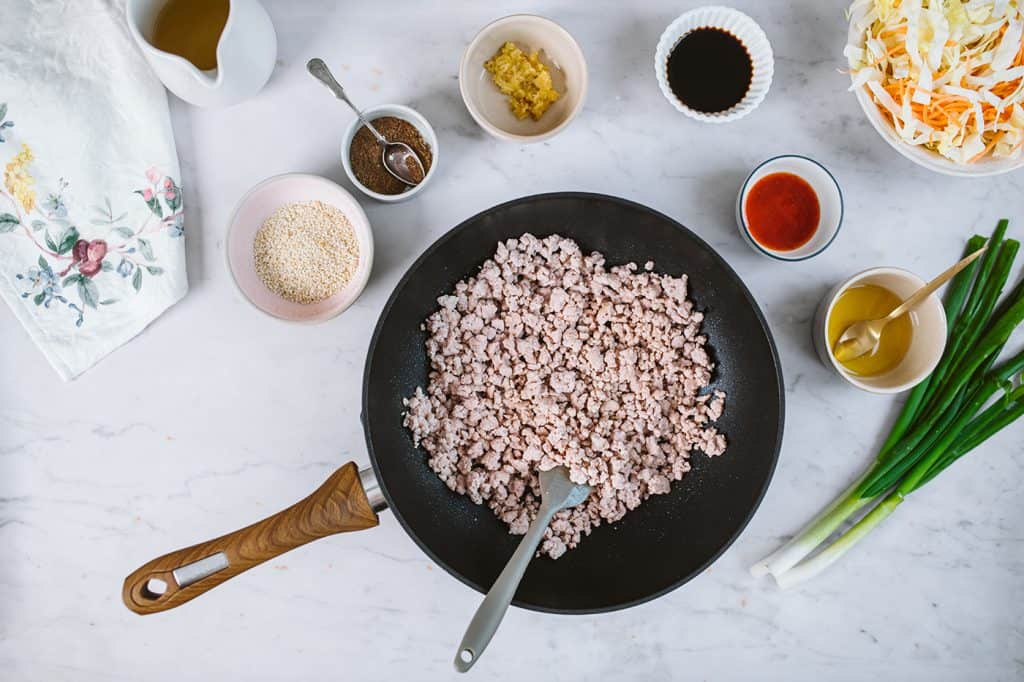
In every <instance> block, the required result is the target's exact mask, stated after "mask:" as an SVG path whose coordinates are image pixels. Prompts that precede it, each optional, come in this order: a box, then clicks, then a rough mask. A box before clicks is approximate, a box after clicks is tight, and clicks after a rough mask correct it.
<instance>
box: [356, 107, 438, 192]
mask: <svg viewBox="0 0 1024 682" xmlns="http://www.w3.org/2000/svg"><path fill="white" fill-rule="evenodd" d="M363 116H364V117H365V118H366V119H367V120H368V121H370V122H371V123H372V122H373V119H375V118H383V117H384V116H394V117H395V118H400V119H402V120H405V121H408V122H409V123H411V124H413V125H414V126H416V130H418V131H419V133H420V135H421V136H422V137H423V141H424V142H426V143H427V145H428V146H429V147H430V152H431V155H432V156H433V158H432V160H431V162H430V170H428V171H427V174H426V175H425V176H424V177H423V181H422V182H421V183H420V184H418V185H416V186H415V187H410V188H409V189H407V190H405V191H404V192H402V193H401V194H381V193H380V192H374V191H373V190H372V189H370V188H369V187H367V186H366V185H364V184H363V183H361V182H359V180H358V179H357V178H356V174H355V173H353V172H352V162H351V161H350V160H349V153H348V152H349V147H350V146H351V145H352V138H353V137H355V136H356V132H357V131H358V130H359V129H360V128H361V127H362V125H363V124H362V123H360V122H359V119H358V118H354V119H352V122H351V123H349V124H348V128H347V129H346V130H345V136H344V138H342V141H341V165H342V166H343V167H344V168H345V175H347V176H348V179H349V181H351V183H352V184H353V185H355V186H356V189H358V190H359V191H360V192H362V193H363V194H365V195H366V196H368V197H370V198H371V199H376V200H377V201H383V202H385V203H390V204H393V203H397V202H399V201H408V200H409V199H412V198H413V197H414V196H416V195H417V194H419V193H420V192H422V191H423V189H424V188H425V187H426V186H427V184H429V183H430V180H431V178H433V177H434V176H435V175H436V174H437V163H438V160H439V158H440V155H441V154H440V149H439V147H438V146H437V135H436V134H435V133H434V129H433V128H432V127H431V125H430V123H428V122H427V119H425V118H423V115H422V114H420V112H418V111H416V110H415V109H413V108H412V107H407V106H404V105H401V104H381V105H379V106H376V107H370V108H369V109H364V110H363Z"/></svg>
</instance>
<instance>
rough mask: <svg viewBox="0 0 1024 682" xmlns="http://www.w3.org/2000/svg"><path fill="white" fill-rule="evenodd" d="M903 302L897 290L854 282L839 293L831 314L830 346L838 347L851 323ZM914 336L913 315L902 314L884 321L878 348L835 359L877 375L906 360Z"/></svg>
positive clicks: (867, 374)
mask: <svg viewBox="0 0 1024 682" xmlns="http://www.w3.org/2000/svg"><path fill="white" fill-rule="evenodd" d="M902 302H903V301H902V299H901V298H900V297H899V296H897V295H896V294H895V293H893V292H892V291H890V290H888V289H886V288H885V287H883V286H879V285H877V284H856V285H854V286H851V287H850V288H848V289H847V290H846V291H844V292H843V293H842V294H840V295H839V298H837V299H836V302H835V305H834V306H833V307H832V312H831V313H830V314H829V317H828V344H829V348H835V345H836V342H838V341H839V337H840V336H842V334H843V332H844V331H846V329H847V328H848V327H849V326H850V325H851V324H853V323H855V322H860V321H862V320H873V319H877V318H880V317H885V316H886V315H888V314H889V313H890V312H892V311H893V310H894V309H895V308H896V307H897V306H898V305H900V303H902ZM913 337H914V322H913V320H912V319H911V315H900V316H899V317H898V318H896V319H895V320H893V321H892V322H890V323H889V324H887V325H885V328H884V329H883V330H882V335H881V337H880V338H879V343H878V348H876V349H875V350H874V351H873V352H871V353H868V354H866V355H862V356H860V357H859V358H853V359H852V360H846V361H845V362H844V361H842V360H839V359H838V358H836V361H837V362H839V364H841V365H842V366H843V368H845V369H846V370H847V371H848V372H850V373H852V374H855V375H857V376H862V377H872V376H878V375H881V374H884V373H886V372H889V371H892V370H893V369H895V368H896V367H897V366H898V365H899V364H900V362H902V361H903V358H904V357H906V355H907V352H908V351H909V350H910V344H911V341H912V340H913ZM833 357H834V356H833Z"/></svg>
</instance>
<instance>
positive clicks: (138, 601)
mask: <svg viewBox="0 0 1024 682" xmlns="http://www.w3.org/2000/svg"><path fill="white" fill-rule="evenodd" d="M524 232H531V233H533V234H534V235H537V236H539V237H540V236H546V235H550V234H560V235H563V236H566V237H570V238H572V239H574V240H575V241H576V242H578V243H579V244H580V246H581V247H582V248H583V250H584V252H589V251H600V252H602V253H603V254H604V255H605V256H606V257H607V260H608V262H609V264H610V265H616V264H621V263H626V262H630V261H632V262H637V263H641V264H642V263H644V262H646V261H648V260H652V261H654V263H655V269H656V270H657V271H658V272H664V273H667V274H671V275H680V274H684V273H685V274H687V275H689V278H690V281H689V284H690V292H691V297H692V299H693V300H694V302H695V304H696V306H697V307H698V308H699V309H701V310H704V311H705V313H706V316H705V320H704V324H703V331H704V333H706V334H707V335H708V338H709V346H710V348H711V353H712V356H713V358H714V359H715V361H716V362H717V369H716V371H715V375H714V380H713V384H712V385H713V387H714V388H719V389H721V390H723V391H725V392H726V393H727V394H728V397H727V398H726V409H725V412H724V414H723V415H722V417H721V418H720V419H719V420H718V422H717V425H718V428H719V429H720V430H721V431H722V432H723V433H724V434H725V435H726V437H727V439H728V441H729V447H728V449H727V451H726V453H725V454H724V455H722V456H720V457H716V458H713V459H712V458H709V457H707V456H705V455H704V454H702V453H694V454H693V456H692V458H691V465H692V467H693V468H692V470H691V471H690V473H689V474H687V476H686V477H685V478H684V479H683V480H682V481H680V482H676V483H673V485H672V491H671V492H670V493H669V494H667V495H655V496H652V497H650V498H649V499H648V500H647V501H645V502H644V503H643V504H642V505H641V506H640V507H639V508H638V509H636V510H634V511H632V512H630V513H628V514H627V515H626V516H625V518H623V519H622V520H621V521H619V522H618V523H615V524H611V525H607V524H606V525H602V526H600V527H598V528H597V529H595V530H594V532H593V533H592V534H591V535H590V536H589V537H586V538H584V540H583V541H582V542H581V544H580V546H579V547H578V548H576V549H574V550H572V551H570V552H567V553H566V554H565V555H563V556H562V557H561V558H560V559H558V560H557V561H553V560H550V559H537V560H535V561H534V562H533V563H532V564H531V565H530V568H529V570H528V571H527V573H526V576H525V578H524V579H523V581H522V583H521V584H520V586H519V591H518V592H517V593H516V599H515V601H514V602H513V603H514V604H516V605H517V606H522V607H525V608H529V609H535V610H538V611H549V612H556V613H593V612H600V611H610V610H613V609H619V608H625V607H628V606H633V605H635V604H639V603H641V602H644V601H647V600H649V599H653V598H655V597H658V596H660V595H662V594H665V593H666V592H668V591H670V590H672V589H674V588H676V587H678V586H679V585H682V584H683V583H685V582H686V581H688V580H689V579H690V578H692V577H694V576H695V575H697V574H698V573H700V572H701V571H702V570H703V569H704V568H706V567H707V566H708V565H710V564H711V563H712V562H713V561H714V560H715V559H716V558H717V557H718V556H719V555H720V554H721V553H722V552H723V551H725V549H726V548H727V547H728V546H729V545H730V544H731V543H732V542H733V540H735V539H736V537H737V536H738V535H739V534H740V532H741V531H742V530H743V528H744V526H746V524H747V522H748V521H749V520H750V518H751V516H752V515H753V514H754V511H755V510H756V509H757V506H758V504H759V503H760V501H761V498H762V496H763V495H764V493H765V490H766V489H767V488H768V483H769V481H770V480H771V476H772V471H773V470H774V468H775V462H776V459H777V457H778V452H779V446H780V445H781V442H782V425H783V385H782V377H781V373H780V369H779V360H778V356H777V354H776V352H775V345H774V343H773V341H772V337H771V332H770V331H769V330H768V326H767V324H766V323H765V320H764V317H763V316H762V315H761V312H760V310H759V309H758V307H757V304H756V303H755V302H754V299H753V298H752V297H751V295H750V292H749V291H747V288H746V287H745V286H744V285H743V282H741V281H740V279H739V277H738V276H737V275H736V273H735V272H733V270H732V268H730V267H729V265H728V264H726V262H725V261H724V260H722V258H721V257H720V256H718V254H716V253H715V252H714V251H713V250H712V249H711V247H709V246H708V245H707V244H705V243H704V242H703V241H702V240H701V239H700V238H699V237H697V236H696V235H694V234H693V233H692V232H690V231H689V230H687V229H686V228H684V227H683V226H682V225H680V224H679V223H677V222H675V221H674V220H672V219H670V218H668V217H666V216H664V215H662V214H660V213H658V212H656V211H653V210H651V209H649V208H646V207H644V206H641V205H639V204H636V203H633V202H630V201H625V200H623V199H617V198H614V197H608V196H603V195H598V194H584V193H576V192H564V193H558V194H543V195H538V196H533V197H524V198H522V199H517V200H515V201H510V202H508V203H506V204H502V205H500V206H495V207H494V208H491V209H489V210H487V211H484V212H483V213H480V214H479V215H476V216H474V217H472V218H470V219H469V220H466V221H465V222H463V223H462V224H461V225H459V226H458V227H456V228H455V229H453V230H451V231H450V232H448V233H447V234H446V235H444V236H443V237H441V238H440V239H439V240H437V241H436V242H435V243H434V244H433V245H432V246H431V247H430V248H429V249H427V251H426V252H425V253H424V254H423V255H422V256H420V258H419V259H418V260H417V261H416V262H415V263H414V264H413V265H412V267H411V268H409V271H408V272H407V273H406V274H405V276H404V277H403V278H402V280H401V281H400V282H399V283H398V286H397V287H395V291H394V293H392V295H391V298H390V300H388V302H387V304H386V305H385V306H384V311H383V312H382V313H381V316H380V320H379V321H378V323H377V329H376V331H375V332H374V335H373V339H372V340H371V341H370V350H369V354H368V357H367V361H366V371H365V376H364V381H363V424H364V426H365V430H366V442H367V447H368V449H369V454H370V460H371V462H372V464H373V469H372V471H371V470H369V469H367V470H364V471H363V472H361V473H357V471H356V467H355V465H354V464H352V463H349V464H347V465H345V466H344V467H342V468H341V469H339V470H338V471H337V472H335V473H334V474H333V475H332V476H331V478H330V479H328V481H327V482H326V483H325V484H324V485H323V486H321V487H320V489H318V490H317V491H316V492H314V493H313V494H312V495H310V496H309V497H308V498H306V499H305V500H302V501H301V502H299V503H297V504H296V505H294V506H292V507H289V508H288V509H286V510H284V511H282V512H280V513H279V514H276V515H274V516H272V517H269V518H268V519H264V520H263V521H261V522H259V523H256V524H254V525H252V526H249V527H248V528H244V529H242V530H241V531H237V532H235V533H231V534H228V535H225V536H222V537H220V538H217V539H216V540H212V541H210V542H206V543H202V544H199V545H195V546H193V547H189V548H187V549H184V550H179V551H178V552H174V553H171V554H168V555H165V556H163V557H161V558H159V559H155V560H154V561H151V562H149V563H148V564H146V565H145V566H143V567H142V568H140V569H138V570H137V571H135V572H134V573H133V574H132V575H131V576H129V577H128V579H127V580H126V581H125V586H124V593H123V597H124V600H125V603H126V605H128V607H129V608H131V609H132V610H133V611H136V612H138V613H151V612H154V611H162V610H166V609H169V608H173V607H174V606H177V605H179V604H181V603H184V602H185V601H188V600H189V599H192V598H194V597H196V596H198V595H199V594H202V593H203V592H205V591H207V590H209V589H211V588H212V587H215V586H216V585H219V584H220V583H222V582H224V581H225V580H227V579H228V578H230V577H232V576H234V575H237V574H238V573H240V572H242V571H244V570H246V569H248V568H250V567H252V566H254V565H256V564H258V563H261V562H263V561H266V560H267V559H269V558H272V557H274V556H277V555H278V554H281V553H282V552H285V551H288V550H289V549H292V548H294V547H297V546H299V545H301V544H304V543H306V542H309V541H310V540H314V539H318V538H320V537H324V536H326V535H331V534H334V533H338V532H344V531H350V530H359V529H362V528H368V527H372V526H375V525H376V524H377V516H376V511H377V510H379V509H382V508H383V507H384V506H385V503H386V506H387V507H390V508H391V510H392V511H393V512H394V514H395V516H396V517H397V518H398V520H399V522H400V523H401V524H402V526H403V527H404V528H405V530H406V531H407V532H408V533H409V535H410V536H412V538H413V540H415V541H416V543H417V544H418V545H419V546H420V547H421V548H422V549H423V551H424V552H426V553H427V554H428V555H429V556H430V557H431V558H432V559H433V560H434V561H435V562H437V563H438V564H439V565H441V566H442V567H443V568H444V569H445V570H447V571H448V572H449V573H451V574H452V575H453V576H455V577H456V578H458V579H459V580H461V581H462V582H464V583H466V584H467V585H469V586H471V587H473V588H474V589H476V590H478V591H480V592H486V591H487V589H488V588H489V587H490V585H491V583H492V582H493V581H494V579H495V578H496V577H497V575H498V574H499V573H500V572H501V569H502V568H503V567H504V565H505V562H506V561H507V560H508V557H510V556H511V555H512V552H513V551H514V550H515V547H516V545H517V544H518V542H519V540H520V537H519V536H513V535H509V533H508V528H507V526H506V525H505V524H503V523H501V522H500V521H499V520H498V519H497V518H496V517H495V516H494V514H493V513H492V512H491V511H490V509H488V508H487V507H486V506H478V505H475V504H473V503H472V502H471V501H470V500H469V498H468V497H465V496H462V495H457V494H455V493H453V492H451V491H450V490H449V489H448V488H447V487H446V486H445V485H444V483H442V482H441V480H440V479H439V478H438V477H437V476H436V475H435V474H434V472H433V471H431V470H430V468H429V467H428V466H427V463H426V455H425V453H424V452H423V451H421V450H419V449H417V448H416V447H414V446H413V443H412V438H411V436H410V435H409V433H408V431H406V429H405V428H404V427H403V426H402V413H403V410H404V408H403V405H402V399H403V398H404V397H407V396H409V395H412V393H413V392H414V391H415V389H416V387H417V386H424V385H425V383H426V381H427V370H428V365H427V357H426V353H425V351H424V345H423V344H424V340H425V338H424V333H423V331H422V330H421V329H420V325H421V323H422V322H423V320H424V319H426V317H427V316H428V315H430V313H432V312H433V311H434V310H435V309H436V308H437V301H436V299H437V297H438V296H441V295H443V294H445V293H448V292H449V291H450V290H451V289H452V287H453V286H454V284H455V283H456V282H457V281H459V280H460V279H463V278H464V277H466V276H467V275H470V274H473V273H474V272H475V271H476V270H477V269H478V268H479V266H480V265H481V264H482V263H483V262H484V261H485V260H486V259H488V258H489V257H490V256H491V255H492V254H493V253H494V250H495V246H496V245H497V243H498V242H499V241H501V240H504V239H509V238H512V237H517V236H519V235H521V234H523V233H524ZM378 486H379V488H378ZM161 583H164V585H161Z"/></svg>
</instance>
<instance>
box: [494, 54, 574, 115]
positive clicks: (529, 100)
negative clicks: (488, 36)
mask: <svg viewBox="0 0 1024 682" xmlns="http://www.w3.org/2000/svg"><path fill="white" fill-rule="evenodd" d="M484 68H485V69H487V72H488V73H490V74H491V78H493V79H494V84H495V85H496V86H498V89H499V90H501V92H502V93H503V94H504V95H505V96H507V97H508V106H509V109H510V110H511V111H512V113H513V114H515V117H516V118H518V119H520V120H522V119H524V118H526V117H527V116H529V117H531V118H532V119H533V120H534V121H539V120H540V117H541V116H543V115H544V112H545V111H547V110H548V107H550V106H551V105H552V104H554V103H555V102H556V101H558V98H559V94H558V91H557V90H555V88H554V85H553V84H552V82H551V72H550V71H548V67H547V66H545V65H544V64H543V62H541V61H540V51H539V50H534V51H533V52H532V53H530V54H527V53H525V52H523V51H522V50H520V49H519V48H518V47H516V45H515V43H512V42H506V43H505V44H504V45H502V46H501V49H500V50H498V52H497V53H496V54H495V55H494V56H493V57H491V58H490V59H489V60H487V61H486V62H484Z"/></svg>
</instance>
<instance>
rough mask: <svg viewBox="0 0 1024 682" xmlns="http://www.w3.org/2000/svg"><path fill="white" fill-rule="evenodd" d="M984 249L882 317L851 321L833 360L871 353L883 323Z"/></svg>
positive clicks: (910, 306)
mask: <svg viewBox="0 0 1024 682" xmlns="http://www.w3.org/2000/svg"><path fill="white" fill-rule="evenodd" d="M987 248H988V246H983V247H981V248H980V249H978V250H977V251H975V252H974V253H972V254H971V255H969V256H967V258H964V259H963V260H961V261H960V262H959V263H957V264H956V265H954V266H953V267H951V268H950V269H948V270H946V271H945V272H944V273H942V274H941V275H939V276H938V277H936V278H935V279H933V280H932V281H930V282H928V284H925V285H924V286H923V287H921V288H920V289H918V290H917V291H915V292H914V293H913V294H912V295H911V296H910V298H908V299H907V300H905V301H903V303H901V304H899V305H898V306H896V308H894V309H893V311H892V312H891V313H889V314H888V315H886V316H885V317H880V318H878V319H876V320H861V321H860V322H854V323H853V324H851V325H850V326H849V327H847V328H846V330H845V331H844V332H843V333H842V334H841V335H840V336H839V340H838V341H836V345H835V346H833V347H832V354H833V355H834V356H835V358H836V360H838V361H839V362H849V361H850V360H855V359H856V358H859V357H861V356H862V355H866V354H868V353H874V352H875V351H876V350H877V349H878V343H879V341H880V340H881V338H882V330H883V329H885V325H887V324H889V323H890V322H892V321H893V320H895V319H896V318H898V317H899V316H900V315H903V314H904V313H908V312H910V311H911V310H913V309H914V308H916V307H917V306H918V304H919V303H921V301H923V300H925V299H926V298H928V296H929V295H931V293H932V292H933V291H935V290H936V289H938V288H939V287H941V286H942V285H943V284H945V283H946V281H947V280H949V279H950V278H952V277H953V276H954V275H956V274H957V273H958V272H960V271H961V270H963V269H964V268H966V267H967V266H968V265H970V264H971V263H973V262H974V261H975V260H976V259H977V258H979V257H980V256H981V254H983V253H985V249H987Z"/></svg>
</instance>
